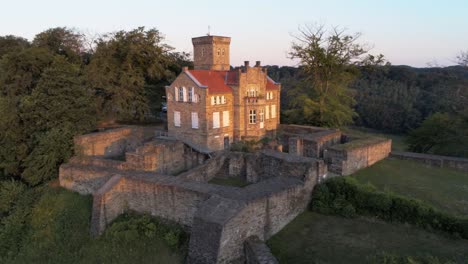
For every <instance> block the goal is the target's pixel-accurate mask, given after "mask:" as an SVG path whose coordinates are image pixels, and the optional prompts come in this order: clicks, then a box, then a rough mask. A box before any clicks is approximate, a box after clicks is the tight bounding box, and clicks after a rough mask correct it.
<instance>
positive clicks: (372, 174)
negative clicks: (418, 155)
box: [352, 159, 468, 216]
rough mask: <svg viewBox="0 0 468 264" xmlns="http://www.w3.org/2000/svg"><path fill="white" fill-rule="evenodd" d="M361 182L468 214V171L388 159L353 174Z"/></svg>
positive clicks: (457, 212)
mask: <svg viewBox="0 0 468 264" xmlns="http://www.w3.org/2000/svg"><path fill="white" fill-rule="evenodd" d="M352 177H354V178H356V179H357V180H358V181H359V182H361V183H371V184H372V185H374V186H376V187H377V188H378V189H380V190H387V191H392V192H395V193H398V194H402V195H405V196H409V197H412V198H415V199H419V200H422V201H425V202H427V203H429V204H431V205H433V206H434V207H436V208H438V209H440V210H442V211H445V212H448V213H451V214H455V215H459V216H468V173H466V172H462V171H458V170H453V169H446V168H434V167H426V166H425V165H423V164H421V163H417V162H413V161H405V160H393V159H386V160H383V161H380V162H378V163H376V164H374V165H373V166H371V167H368V168H365V169H363V170H360V171H358V172H357V173H355V174H353V175H352Z"/></svg>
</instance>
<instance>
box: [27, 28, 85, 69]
mask: <svg viewBox="0 0 468 264" xmlns="http://www.w3.org/2000/svg"><path fill="white" fill-rule="evenodd" d="M84 43H85V39H84V35H83V34H81V33H79V32H77V31H75V30H72V29H69V28H66V27H56V28H51V29H48V30H46V31H44V32H41V33H39V34H37V35H36V36H35V37H34V40H33V42H32V44H33V46H35V47H40V48H46V49H48V50H50V51H51V52H52V53H54V54H58V55H63V56H65V57H66V58H68V59H69V60H70V61H72V62H75V63H80V61H81V58H80V57H81V55H82V54H83V52H84V51H85V48H84Z"/></svg>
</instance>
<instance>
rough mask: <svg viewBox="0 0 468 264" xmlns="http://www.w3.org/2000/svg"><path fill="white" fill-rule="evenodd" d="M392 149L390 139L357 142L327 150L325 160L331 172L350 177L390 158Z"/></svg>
mask: <svg viewBox="0 0 468 264" xmlns="http://www.w3.org/2000/svg"><path fill="white" fill-rule="evenodd" d="M359 142H362V144H359ZM391 148H392V141H391V140H390V139H384V138H381V139H377V138H374V139H372V140H371V141H370V140H369V141H366V140H365V139H362V140H355V141H351V142H349V143H346V144H342V145H336V146H332V147H329V148H327V149H326V151H325V153H324V159H325V161H326V162H327V163H328V164H329V166H328V170H329V171H331V172H333V173H337V174H339V175H350V174H352V173H354V172H356V171H358V170H360V169H363V168H366V167H369V166H371V165H372V164H374V163H376V162H377V161H380V160H382V159H385V158H386V157H388V156H389V154H390V152H391Z"/></svg>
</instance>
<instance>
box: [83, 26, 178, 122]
mask: <svg viewBox="0 0 468 264" xmlns="http://www.w3.org/2000/svg"><path fill="white" fill-rule="evenodd" d="M162 41H163V37H162V35H161V34H160V33H159V31H158V30H156V29H150V30H145V29H144V28H143V27H140V28H138V29H135V30H132V31H128V32H127V31H119V32H117V33H115V34H112V35H109V36H107V37H104V38H101V39H99V40H98V41H97V47H96V52H95V53H94V54H93V56H92V58H91V62H90V64H89V66H88V67H87V76H88V78H89V82H90V84H91V86H92V87H93V88H94V89H95V90H96V95H97V98H98V111H99V115H100V117H102V118H111V119H112V118H117V119H140V120H142V119H143V118H144V117H145V115H146V114H147V113H148V111H149V106H148V97H147V95H146V92H145V85H146V84H154V83H155V82H157V81H160V80H163V79H165V78H168V76H171V75H172V72H171V71H170V70H169V69H168V66H169V65H171V58H170V55H169V50H170V49H171V48H170V47H169V46H167V45H166V44H163V43H162Z"/></svg>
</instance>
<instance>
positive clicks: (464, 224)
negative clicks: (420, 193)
mask: <svg viewBox="0 0 468 264" xmlns="http://www.w3.org/2000/svg"><path fill="white" fill-rule="evenodd" d="M311 209H312V210H313V211H316V212H319V213H324V214H338V215H341V216H344V217H355V216H356V215H367V216H373V217H377V218H379V219H382V220H385V221H390V222H393V221H396V222H403V223H409V224H413V225H416V226H418V227H422V228H424V229H429V230H440V231H444V232H448V233H451V234H454V235H459V236H460V237H462V238H465V239H468V219H467V218H461V217H457V216H453V215H450V214H447V213H445V212H441V211H439V210H436V209H434V208H433V207H432V206H430V205H428V204H426V203H424V202H422V201H419V200H415V199H411V198H407V197H404V196H401V195H397V194H394V193H390V192H382V191H378V190H376V188H375V187H374V186H372V185H370V184H366V185H363V184H360V183H358V182H357V181H356V179H354V178H351V177H336V178H332V179H330V180H327V181H325V182H324V183H322V184H319V185H317V186H316V187H315V189H314V192H313V194H312V204H311Z"/></svg>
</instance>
